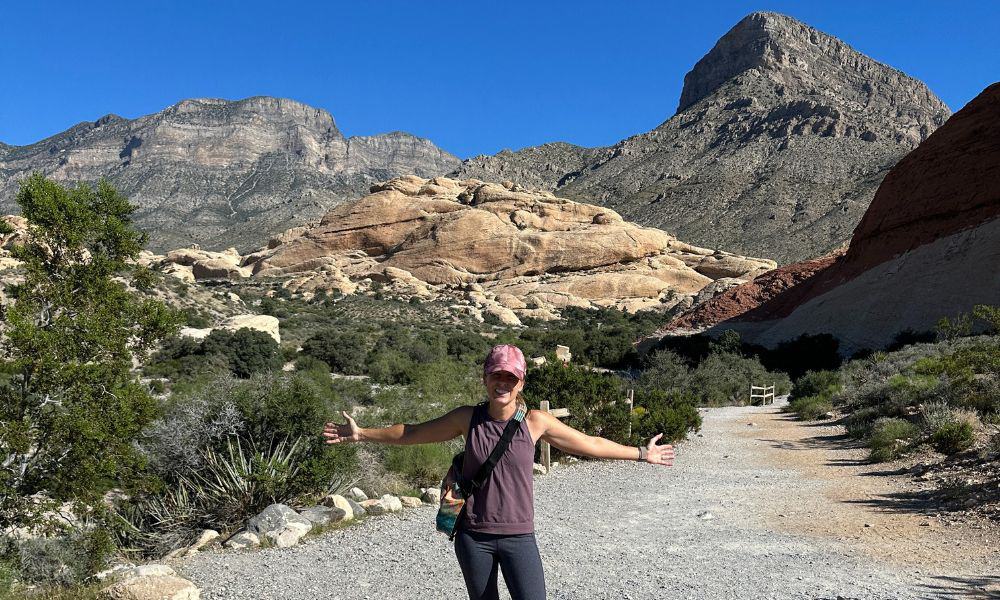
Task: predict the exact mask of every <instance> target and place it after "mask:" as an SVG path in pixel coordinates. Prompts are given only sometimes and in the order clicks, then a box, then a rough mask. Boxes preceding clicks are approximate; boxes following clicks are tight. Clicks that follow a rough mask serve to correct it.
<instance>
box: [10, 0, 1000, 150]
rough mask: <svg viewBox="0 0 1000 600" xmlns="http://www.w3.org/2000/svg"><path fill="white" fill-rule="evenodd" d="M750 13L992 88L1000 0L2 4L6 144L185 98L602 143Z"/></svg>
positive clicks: (666, 101) (347, 125) (416, 127)
mask: <svg viewBox="0 0 1000 600" xmlns="http://www.w3.org/2000/svg"><path fill="white" fill-rule="evenodd" d="M755 10H772V11H776V12H781V13H785V14H788V15H791V16H793V17H796V18H798V19H800V20H802V21H804V22H806V23H807V24H809V25H812V26H813V27H816V28H817V29H820V30H821V31H825V32H827V33H830V34H832V35H835V36H837V37H839V38H841V39H843V40H844V41H846V42H847V43H848V44H850V45H852V46H853V47H855V48H856V49H858V50H860V51H861V52H864V53H865V54H868V55H869V56H872V57H873V58H875V59H876V60H879V61H882V62H885V63H887V64H889V65H892V66H894V67H896V68H898V69H901V70H903V71H904V72H906V73H908V74H910V75H912V76H914V77H917V78H919V79H921V80H923V81H924V82H925V83H927V84H928V86H930V88H931V90H932V91H934V92H935V93H936V94H937V95H938V96H940V97H941V98H942V99H943V100H944V101H945V102H946V103H947V104H948V105H949V106H950V107H951V108H952V109H953V110H957V109H959V108H961V107H962V106H963V105H964V104H965V103H966V102H968V101H969V100H970V99H972V98H973V97H974V96H975V95H976V94H977V93H979V92H980V91H981V90H982V89H983V88H984V87H986V86H987V85H989V84H990V83H993V82H994V81H996V80H1000V41H998V40H1000V2H995V1H982V2H953V3H942V2H939V1H935V2H929V1H922V0H910V1H905V2H904V1H896V0H892V1H883V0H879V1H872V0H867V1H853V0H850V1H849V0H839V1H837V2H811V1H809V2H807V1H802V2H789V1H766V0H760V1H758V2H743V1H736V0H731V1H719V2H717V1H713V0H702V1H700V2H667V1H663V0H661V1H649V2H646V1H637V2H631V1H629V0H611V1H607V2H592V1H589V0H573V1H567V2H553V1H545V0H535V1H533V2H514V1H507V2H477V1H475V0H464V1H455V2H431V1H426V2H419V1H417V0H412V1H409V2H405V1H381V2H380V1H375V0H372V1H367V2H366V1H359V0H353V1H350V2H338V1H327V2H304V1H303V2H300V1H296V0H291V1H285V2H273V1H270V2H258V1H256V0H244V1H239V2H236V1H231V2H230V1H224V2H223V1H220V2H213V1H212V0H200V1H197V2H189V1H183V2H182V1H169V0H155V1H153V0H149V1H142V0H131V1H130V2H104V1H101V0H93V1H88V2H80V1H78V0H76V1H73V2H62V1H59V2H40V1H34V0H23V1H21V2H13V3H8V4H6V5H5V6H4V9H3V14H2V15H0V68H2V73H3V77H2V80H0V141H2V142H6V143H8V144H18V145H20V144H27V143H31V142H34V141H37V140H39V139H42V138H44V137H47V136H49V135H53V134H55V133H58V132H60V131H62V130H64V129H66V128H67V127H70V126H71V125H74V124H76V123H78V122H80V121H92V120H95V119H97V118H99V117H100V116H102V115H105V114H107V113H115V114H119V115H122V116H125V117H130V118H133V117H137V116H141V115H144V114H148V113H152V112H157V111H159V110H162V109H163V108H165V107H166V106H169V105H170V104H173V103H175V102H177V101H179V100H181V99H184V98H192V97H222V98H229V99H237V98H243V97H246V96H254V95H270V96H279V97H285V98H293V99H296V100H299V101H302V102H305V103H307V104H310V105H312V106H316V107H319V108H324V109H326V110H328V111H330V112H331V113H332V114H333V116H334V118H335V119H336V120H337V124H338V126H339V127H340V128H341V130H342V131H343V132H344V133H345V134H346V135H367V134H374V133H381V132H385V131H392V130H403V131H408V132H410V133H414V134H416V135H419V136H422V137H427V138H430V139H431V140H433V141H434V142H435V143H436V144H438V145H439V146H441V147H442V148H444V149H446V150H448V151H450V152H453V153H455V154H457V155H458V156H460V157H463V158H465V157H468V156H472V155H475V154H481V153H494V152H497V151H499V150H501V149H503V148H511V149H517V148H522V147H524V146H530V145H534V144H540V143H544V142H549V141H557V140H562V141H568V142H572V143H575V144H580V145H584V146H598V145H607V144H611V143H614V142H616V141H618V140H620V139H622V138H624V137H627V136H629V135H632V134H635V133H639V132H643V131H648V130H649V129H651V128H653V127H655V126H656V125H658V124H659V123H661V122H663V121H664V120H666V119H667V118H669V117H670V116H671V115H673V114H674V111H675V109H676V107H677V100H678V97H679V95H680V91H681V86H682V83H683V78H684V74H685V73H686V72H687V71H688V70H689V69H690V68H691V67H692V66H693V65H694V63H695V62H696V61H697V60H698V59H699V58H700V57H701V56H703V55H704V54H705V53H706V52H707V51H708V50H709V49H710V48H711V47H712V45H713V44H714V43H715V41H716V40H717V39H718V38H719V37H720V36H721V35H722V34H724V33H725V32H726V31H727V30H728V29H729V28H730V27H732V26H733V25H734V24H735V23H736V22H737V21H739V20H740V19H741V18H742V17H743V16H745V15H746V14H748V13H750V12H753V11H755Z"/></svg>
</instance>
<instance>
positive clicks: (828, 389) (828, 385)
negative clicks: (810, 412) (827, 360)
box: [792, 371, 840, 400]
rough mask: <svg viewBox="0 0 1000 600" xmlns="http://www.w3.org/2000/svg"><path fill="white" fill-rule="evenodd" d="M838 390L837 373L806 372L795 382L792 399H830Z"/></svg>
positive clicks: (838, 379) (838, 380)
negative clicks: (812, 397) (811, 397)
mask: <svg viewBox="0 0 1000 600" xmlns="http://www.w3.org/2000/svg"><path fill="white" fill-rule="evenodd" d="M839 388H840V374H839V373H837V371H808V372H807V373H806V374H805V375H803V376H802V377H799V378H798V379H796V380H795V384H794V385H793V386H792V399H793V400H794V399H795V398H805V397H806V396H822V397H824V398H829V397H831V396H832V395H833V394H834V393H835V392H836V391H837V390H838V389H839Z"/></svg>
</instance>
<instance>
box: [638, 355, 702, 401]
mask: <svg viewBox="0 0 1000 600" xmlns="http://www.w3.org/2000/svg"><path fill="white" fill-rule="evenodd" d="M689 379H690V371H689V369H688V366H687V364H686V363H685V362H684V359H682V358H681V356H680V355H679V354H677V353H676V352H672V351H670V350H660V351H658V352H654V353H651V354H650V355H649V356H648V357H647V358H646V364H645V368H644V369H643V371H642V374H641V375H640V376H639V380H638V382H637V384H636V387H637V388H639V389H641V390H647V391H649V392H652V391H654V390H663V391H668V390H683V389H686V388H687V386H688V380H689Z"/></svg>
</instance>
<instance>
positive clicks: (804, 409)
mask: <svg viewBox="0 0 1000 600" xmlns="http://www.w3.org/2000/svg"><path fill="white" fill-rule="evenodd" d="M788 408H789V410H790V411H791V412H794V413H795V414H797V415H798V416H799V418H801V419H803V420H806V421H815V420H817V419H825V418H827V417H826V414H827V413H828V412H830V411H832V410H833V403H832V402H830V400H829V399H827V398H824V397H823V396H804V397H802V398H795V399H794V400H792V401H790V402H789V403H788Z"/></svg>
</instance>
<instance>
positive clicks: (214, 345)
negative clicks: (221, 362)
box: [201, 327, 282, 378]
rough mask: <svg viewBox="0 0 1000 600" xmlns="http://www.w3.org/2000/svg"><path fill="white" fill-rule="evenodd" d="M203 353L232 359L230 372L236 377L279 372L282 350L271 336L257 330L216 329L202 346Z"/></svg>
mask: <svg viewBox="0 0 1000 600" xmlns="http://www.w3.org/2000/svg"><path fill="white" fill-rule="evenodd" d="M201 352H202V353H203V354H207V355H210V354H221V355H223V356H225V357H226V358H228V359H229V370H230V371H232V372H233V374H234V375H236V376H237V377H242V378H246V377H250V376H251V375H253V374H254V373H261V372H265V371H273V370H276V369H280V368H281V365H282V356H281V348H280V347H279V346H278V343H277V342H275V341H274V338H272V337H271V336H270V335H268V334H266V333H264V332H263V331H258V330H256V329H249V328H246V327H244V328H242V329H237V330H236V331H227V330H225V329H216V330H213V331H212V333H210V334H209V335H208V337H206V338H205V341H204V342H202V344H201Z"/></svg>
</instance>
